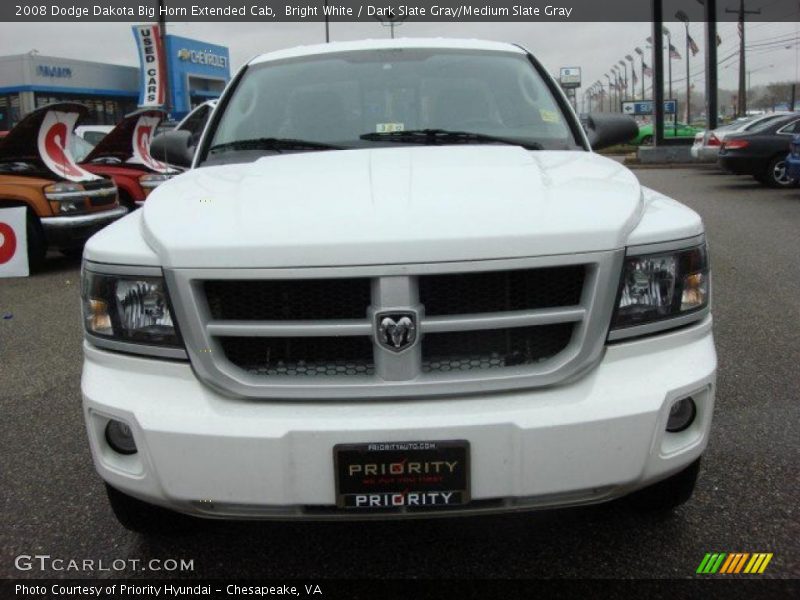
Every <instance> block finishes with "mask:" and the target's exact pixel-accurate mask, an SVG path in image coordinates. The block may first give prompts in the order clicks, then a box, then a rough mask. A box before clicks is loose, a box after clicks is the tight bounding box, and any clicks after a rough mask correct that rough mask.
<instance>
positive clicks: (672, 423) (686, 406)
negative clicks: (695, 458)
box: [667, 398, 697, 433]
mask: <svg viewBox="0 0 800 600" xmlns="http://www.w3.org/2000/svg"><path fill="white" fill-rule="evenodd" d="M696 415H697V407H696V406H695V404H694V400H692V398H683V399H682V400H678V401H677V402H676V403H675V404H673V405H672V408H670V409H669V418H668V419H667V431H669V432H671V433H676V432H678V431H683V430H684V429H686V428H687V427H689V425H691V424H692V423H693V422H694V418H695V416H696Z"/></svg>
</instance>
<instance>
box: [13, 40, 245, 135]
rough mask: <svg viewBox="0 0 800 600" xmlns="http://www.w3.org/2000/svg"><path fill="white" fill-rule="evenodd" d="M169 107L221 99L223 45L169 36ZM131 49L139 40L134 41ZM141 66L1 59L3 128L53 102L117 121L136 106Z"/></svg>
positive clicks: (182, 109) (177, 111)
mask: <svg viewBox="0 0 800 600" xmlns="http://www.w3.org/2000/svg"><path fill="white" fill-rule="evenodd" d="M165 48H166V55H167V66H168V73H169V91H170V94H169V95H170V105H171V106H172V111H171V115H172V118H173V119H180V118H182V117H183V116H185V115H186V114H187V113H188V112H189V111H190V110H191V109H192V108H193V107H194V106H197V105H198V104H200V103H202V102H204V101H206V100H209V99H211V98H216V97H218V96H219V95H220V93H221V92H222V90H223V88H224V87H225V84H226V83H227V82H228V81H229V80H230V59H229V53H228V49H227V48H226V47H224V46H217V45H214V44H208V43H205V42H201V41H199V40H192V39H189V38H184V37H180V36H174V35H167V36H166V44H165ZM131 49H132V51H134V50H135V44H134V43H133V41H132V42H131ZM139 85H140V77H139V68H138V67H127V66H123V65H112V64H107V63H101V62H93V61H86V60H74V59H65V58H57V57H52V56H43V55H40V54H37V53H35V52H30V53H28V54H17V55H12V56H2V57H0V130H6V129H10V128H11V127H13V126H14V125H15V124H16V123H17V122H18V121H19V120H20V119H21V118H22V117H23V116H24V115H26V114H27V113H29V112H30V111H32V110H34V109H35V108H38V107H40V106H45V105H47V104H51V103H53V102H79V103H81V104H85V105H86V106H87V107H88V108H89V116H88V118H87V120H86V123H92V124H99V125H106V124H108V125H112V124H115V123H117V122H118V121H119V120H120V119H121V118H122V116H123V115H125V114H127V113H129V112H131V111H133V110H135V109H136V107H137V105H138V102H139Z"/></svg>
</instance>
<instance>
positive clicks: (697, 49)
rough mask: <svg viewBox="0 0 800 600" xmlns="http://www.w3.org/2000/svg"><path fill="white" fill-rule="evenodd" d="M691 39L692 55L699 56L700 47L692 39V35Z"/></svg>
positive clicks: (690, 48)
mask: <svg viewBox="0 0 800 600" xmlns="http://www.w3.org/2000/svg"><path fill="white" fill-rule="evenodd" d="M688 39H689V50H691V51H692V56H697V53H698V52H700V48H698V47H697V44H696V43H695V41H694V40H693V39H692V36H688Z"/></svg>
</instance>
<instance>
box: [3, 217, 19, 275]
mask: <svg viewBox="0 0 800 600" xmlns="http://www.w3.org/2000/svg"><path fill="white" fill-rule="evenodd" d="M16 251H17V236H16V235H15V234H14V230H13V229H11V225H9V224H8V223H0V265H2V264H5V263H7V262H8V261H10V260H11V259H12V258H13V257H14V253H15V252H16Z"/></svg>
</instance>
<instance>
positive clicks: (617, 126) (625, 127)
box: [581, 113, 639, 150]
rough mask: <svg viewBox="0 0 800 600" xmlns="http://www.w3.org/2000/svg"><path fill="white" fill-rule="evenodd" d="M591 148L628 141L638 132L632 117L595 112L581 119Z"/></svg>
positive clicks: (606, 146)
mask: <svg viewBox="0 0 800 600" xmlns="http://www.w3.org/2000/svg"><path fill="white" fill-rule="evenodd" d="M581 121H582V123H583V127H584V129H585V130H586V135H588V136H589V143H590V144H591V145H592V149H593V150H600V149H601V148H608V147H609V146H614V145H616V144H623V143H625V142H629V141H630V140H632V139H633V138H635V137H636V136H637V135H638V134H639V126H638V125H637V124H636V121H635V120H634V119H633V117H629V116H627V115H620V114H617V113H595V114H590V115H586V116H585V117H583V118H582V119H581Z"/></svg>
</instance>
